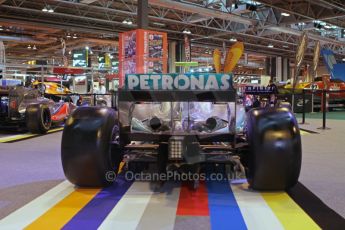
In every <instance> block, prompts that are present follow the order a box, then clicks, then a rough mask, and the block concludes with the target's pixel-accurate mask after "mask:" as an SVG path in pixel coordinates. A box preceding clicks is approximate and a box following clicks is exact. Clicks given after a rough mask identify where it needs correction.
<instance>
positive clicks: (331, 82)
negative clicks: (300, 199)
mask: <svg viewBox="0 0 345 230" xmlns="http://www.w3.org/2000/svg"><path fill="white" fill-rule="evenodd" d="M305 89H313V90H320V89H326V90H329V91H338V90H344V91H342V92H334V93H332V92H331V93H329V94H328V95H329V104H330V107H344V106H345V82H344V81H342V80H339V79H330V77H329V76H323V77H317V78H315V80H314V82H312V83H310V84H309V85H307V86H306V87H305ZM314 95H315V97H314V102H315V103H320V102H321V97H322V93H321V92H317V93H315V94H314Z"/></svg>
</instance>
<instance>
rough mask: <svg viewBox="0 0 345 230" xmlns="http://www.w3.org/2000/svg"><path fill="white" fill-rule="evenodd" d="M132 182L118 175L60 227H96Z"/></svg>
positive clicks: (65, 229) (65, 228)
mask: <svg viewBox="0 0 345 230" xmlns="http://www.w3.org/2000/svg"><path fill="white" fill-rule="evenodd" d="M132 183H133V182H132V181H127V180H125V178H124V176H119V177H118V178H117V179H116V182H115V183H114V185H113V186H111V187H107V188H104V189H102V190H101V191H100V192H99V193H98V194H97V195H96V196H95V197H94V198H93V199H92V200H91V201H90V202H89V203H88V204H87V205H85V207H84V208H83V209H81V210H80V211H79V212H78V213H77V214H76V215H75V216H74V217H73V218H72V219H71V220H70V221H69V222H68V223H67V224H66V225H65V226H64V227H63V228H62V229H64V230H67V229H83V230H85V229H97V228H98V227H99V226H100V225H101V224H102V222H103V221H104V219H105V218H106V217H107V215H108V214H109V213H110V212H111V210H112V209H113V208H114V207H115V206H116V204H117V203H118V202H119V201H120V199H121V198H122V196H123V195H124V194H125V193H126V192H127V190H128V189H129V187H130V186H131V185H132Z"/></svg>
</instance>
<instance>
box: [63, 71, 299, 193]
mask: <svg viewBox="0 0 345 230" xmlns="http://www.w3.org/2000/svg"><path fill="white" fill-rule="evenodd" d="M236 97H237V96H236V90H235V89H234V88H233V86H232V76H231V75H229V74H163V75H157V74H147V75H135V74H134V75H133V74H132V75H127V76H126V79H125V85H124V87H123V88H122V89H120V90H119V94H118V101H119V105H118V108H119V109H118V111H114V110H112V109H110V108H105V107H83V108H78V109H77V110H75V111H74V112H73V114H72V115H71V116H70V118H68V120H67V121H66V124H65V128H64V131H63V137H62V149H61V156H62V165H63V169H64V172H65V175H66V177H67V179H68V180H69V181H71V182H72V183H74V184H76V185H78V186H83V187H99V186H107V185H110V184H111V183H112V181H109V180H108V178H107V174H108V173H109V172H118V168H119V165H120V162H121V161H123V160H124V159H125V160H126V161H127V163H128V164H130V163H131V162H136V163H137V164H146V163H147V162H153V163H154V164H156V166H157V167H156V168H157V170H158V172H159V173H167V171H169V170H179V171H183V170H191V171H193V172H194V173H200V170H203V169H205V167H206V168H208V169H211V173H212V167H209V166H210V165H218V166H219V165H224V166H229V167H225V168H230V170H231V171H236V170H239V169H240V171H241V169H243V170H242V171H245V174H246V177H247V179H248V182H249V184H250V186H251V187H252V188H253V189H257V190H284V189H288V188H290V187H292V186H294V185H295V184H296V183H297V180H298V177H299V173H300V168H301V137H300V132H299V128H298V125H297V121H296V119H295V117H294V115H293V113H292V112H291V111H290V110H289V109H288V108H287V107H279V106H268V107H265V108H262V107H259V108H252V109H250V110H249V111H248V112H246V109H244V107H243V106H241V105H237V104H236V99H237V98H236ZM208 171H210V170H208Z"/></svg>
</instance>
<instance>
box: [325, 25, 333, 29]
mask: <svg viewBox="0 0 345 230" xmlns="http://www.w3.org/2000/svg"><path fill="white" fill-rule="evenodd" d="M324 27H325V28H326V29H330V28H332V27H331V26H329V25H325V26H324Z"/></svg>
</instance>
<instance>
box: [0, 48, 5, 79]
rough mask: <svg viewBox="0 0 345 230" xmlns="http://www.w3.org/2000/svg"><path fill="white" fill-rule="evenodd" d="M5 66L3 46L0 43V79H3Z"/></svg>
mask: <svg viewBox="0 0 345 230" xmlns="http://www.w3.org/2000/svg"><path fill="white" fill-rule="evenodd" d="M5 64H6V54H5V46H4V43H3V42H2V41H0V79H1V78H3V76H4V73H5Z"/></svg>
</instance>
